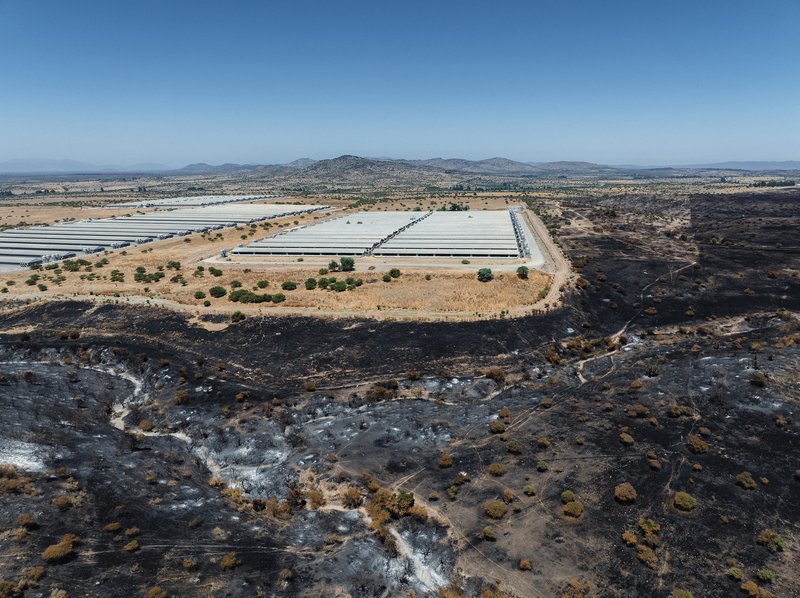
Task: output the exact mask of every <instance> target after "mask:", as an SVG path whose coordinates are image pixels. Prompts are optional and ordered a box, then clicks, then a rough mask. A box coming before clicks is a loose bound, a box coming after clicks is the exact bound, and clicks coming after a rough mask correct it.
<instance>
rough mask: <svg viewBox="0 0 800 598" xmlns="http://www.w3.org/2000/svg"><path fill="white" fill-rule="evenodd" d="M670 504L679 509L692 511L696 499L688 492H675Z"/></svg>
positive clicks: (695, 504)
mask: <svg viewBox="0 0 800 598" xmlns="http://www.w3.org/2000/svg"><path fill="white" fill-rule="evenodd" d="M672 504H673V505H675V508H676V509H678V510H680V511H692V510H693V509H694V508H695V507H696V506H697V499H696V498H695V497H694V496H692V495H691V494H689V493H688V492H676V493H675V496H674V498H673V499H672Z"/></svg>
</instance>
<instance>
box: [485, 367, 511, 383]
mask: <svg viewBox="0 0 800 598" xmlns="http://www.w3.org/2000/svg"><path fill="white" fill-rule="evenodd" d="M486 377H487V378H489V380H494V381H495V382H496V383H497V384H504V383H505V381H506V373H505V372H504V371H503V370H502V369H500V368H491V369H490V370H489V371H488V372H486Z"/></svg>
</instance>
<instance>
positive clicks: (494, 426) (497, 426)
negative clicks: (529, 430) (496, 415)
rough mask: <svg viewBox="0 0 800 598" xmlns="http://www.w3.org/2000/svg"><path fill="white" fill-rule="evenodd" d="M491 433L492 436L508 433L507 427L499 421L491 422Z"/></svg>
mask: <svg viewBox="0 0 800 598" xmlns="http://www.w3.org/2000/svg"><path fill="white" fill-rule="evenodd" d="M489 431H490V432H491V433H492V434H502V433H503V432H505V431H506V425H505V424H504V423H503V422H501V421H500V420H499V419H493V420H492V421H491V422H489Z"/></svg>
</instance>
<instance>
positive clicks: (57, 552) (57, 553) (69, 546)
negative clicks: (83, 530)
mask: <svg viewBox="0 0 800 598" xmlns="http://www.w3.org/2000/svg"><path fill="white" fill-rule="evenodd" d="M77 542H78V536H76V535H75V534H66V535H64V536H61V540H59V541H58V542H57V543H55V544H51V545H50V546H48V547H47V548H45V549H44V552H42V559H44V560H45V561H47V562H48V563H61V562H64V561H66V560H67V559H69V558H71V557H73V556H74V554H75V550H74V547H75V544H76V543H77Z"/></svg>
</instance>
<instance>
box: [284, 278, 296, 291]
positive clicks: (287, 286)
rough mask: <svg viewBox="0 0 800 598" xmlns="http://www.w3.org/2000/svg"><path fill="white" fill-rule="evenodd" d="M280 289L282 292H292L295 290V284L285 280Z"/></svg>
mask: <svg viewBox="0 0 800 598" xmlns="http://www.w3.org/2000/svg"><path fill="white" fill-rule="evenodd" d="M281 288H282V289H283V290H284V291H293V290H295V289H296V288H297V283H296V282H292V281H291V280H287V281H286V282H284V283H282V284H281Z"/></svg>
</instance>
